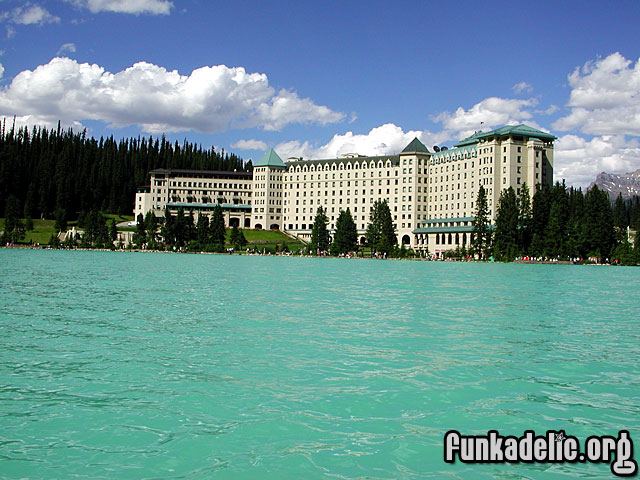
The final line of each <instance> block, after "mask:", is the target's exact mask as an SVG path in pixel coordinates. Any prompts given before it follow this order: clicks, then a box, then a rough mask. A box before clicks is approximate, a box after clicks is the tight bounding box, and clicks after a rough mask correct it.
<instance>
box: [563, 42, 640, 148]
mask: <svg viewBox="0 0 640 480" xmlns="http://www.w3.org/2000/svg"><path fill="white" fill-rule="evenodd" d="M568 78H569V85H570V86H571V94H570V96H569V102H568V104H567V105H568V106H569V107H570V108H571V113H570V114H569V115H567V116H565V117H562V118H560V119H558V120H557V121H556V122H555V123H554V124H553V127H554V128H556V129H558V130H580V131H582V132H584V133H588V134H593V135H619V134H626V135H635V136H638V135H640V60H638V61H637V62H636V63H635V64H634V63H633V62H632V61H631V60H627V59H626V58H624V57H623V56H622V55H621V54H620V53H613V54H611V55H609V56H608V57H606V58H603V59H599V60H596V61H589V62H587V63H585V64H584V65H583V66H582V67H581V68H580V67H578V68H576V69H575V70H574V71H573V72H572V73H571V74H570V75H569V77H568Z"/></svg>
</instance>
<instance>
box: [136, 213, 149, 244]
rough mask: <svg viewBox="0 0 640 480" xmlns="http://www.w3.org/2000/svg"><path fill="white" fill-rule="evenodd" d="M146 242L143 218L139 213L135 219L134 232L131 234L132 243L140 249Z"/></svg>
mask: <svg viewBox="0 0 640 480" xmlns="http://www.w3.org/2000/svg"><path fill="white" fill-rule="evenodd" d="M146 241H147V232H146V229H145V224H144V217H143V216H142V214H141V213H139V214H138V216H137V217H136V232H135V233H134V234H133V243H135V244H136V245H137V246H138V247H141V246H142V244H143V243H145V242H146Z"/></svg>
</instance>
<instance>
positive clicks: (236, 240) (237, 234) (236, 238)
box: [230, 225, 247, 250]
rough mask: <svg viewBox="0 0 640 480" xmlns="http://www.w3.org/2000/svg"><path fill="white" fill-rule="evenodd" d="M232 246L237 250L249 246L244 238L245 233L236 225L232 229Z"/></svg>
mask: <svg viewBox="0 0 640 480" xmlns="http://www.w3.org/2000/svg"><path fill="white" fill-rule="evenodd" d="M230 240H231V245H233V248H234V249H235V250H242V248H243V247H244V246H245V245H246V244H247V239H246V238H245V236H244V233H242V231H241V230H240V229H239V228H238V226H237V225H234V226H233V228H232V229H231V238H230Z"/></svg>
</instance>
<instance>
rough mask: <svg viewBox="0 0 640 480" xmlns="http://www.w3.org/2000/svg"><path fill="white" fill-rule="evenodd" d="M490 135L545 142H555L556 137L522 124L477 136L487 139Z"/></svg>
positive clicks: (506, 126)
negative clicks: (538, 139)
mask: <svg viewBox="0 0 640 480" xmlns="http://www.w3.org/2000/svg"><path fill="white" fill-rule="evenodd" d="M491 135H523V136H526V137H535V138H541V139H545V140H555V139H556V138H558V137H554V136H553V135H551V134H550V133H546V132H543V131H541V130H538V129H537V128H533V127H530V126H528V125H525V124H524V123H522V124H520V125H505V126H504V127H501V128H498V129H496V130H491V131H490V132H487V133H482V134H481V135H478V138H482V137H489V136H491Z"/></svg>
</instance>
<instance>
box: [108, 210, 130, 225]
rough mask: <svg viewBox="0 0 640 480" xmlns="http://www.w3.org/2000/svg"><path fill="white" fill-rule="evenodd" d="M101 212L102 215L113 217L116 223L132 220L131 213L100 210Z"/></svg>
mask: <svg viewBox="0 0 640 480" xmlns="http://www.w3.org/2000/svg"><path fill="white" fill-rule="evenodd" d="M101 213H102V216H103V217H105V218H107V219H111V218H115V219H116V223H120V222H133V220H134V218H133V215H117V214H115V213H104V212H101Z"/></svg>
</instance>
